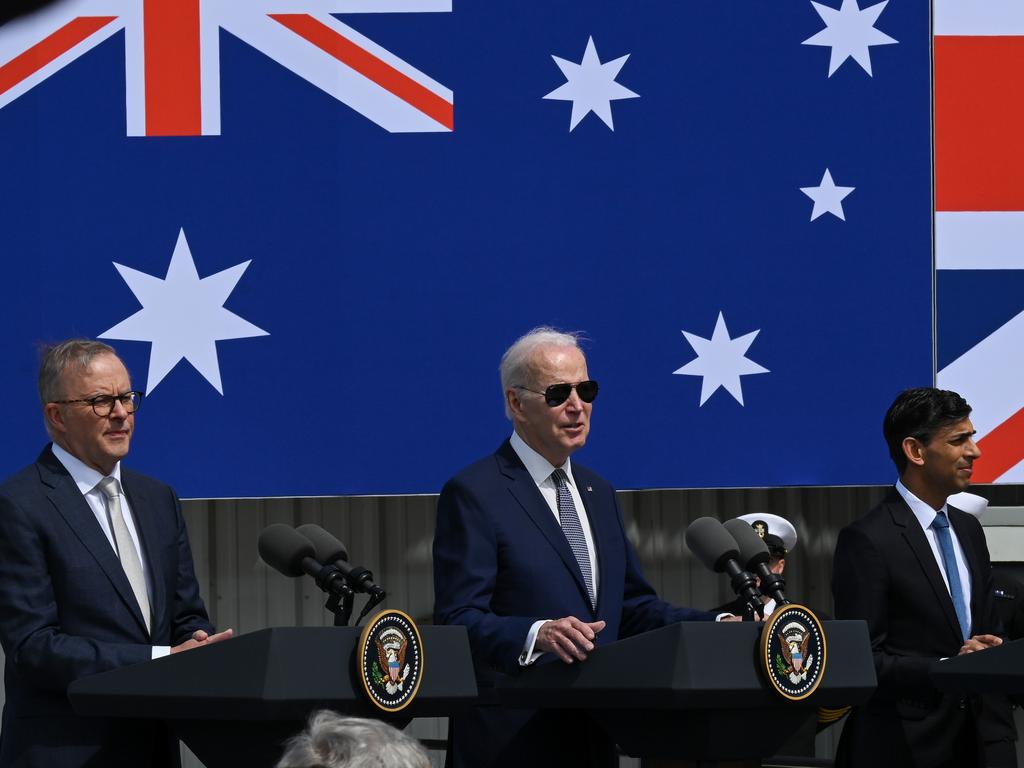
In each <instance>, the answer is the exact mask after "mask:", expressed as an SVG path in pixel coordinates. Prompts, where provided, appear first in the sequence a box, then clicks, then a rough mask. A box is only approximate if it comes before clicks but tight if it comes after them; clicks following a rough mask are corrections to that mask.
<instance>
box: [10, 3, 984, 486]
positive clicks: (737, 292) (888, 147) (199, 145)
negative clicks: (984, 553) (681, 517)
mask: <svg viewBox="0 0 1024 768" xmlns="http://www.w3.org/2000/svg"><path fill="white" fill-rule="evenodd" d="M870 3H871V0H823V1H822V2H810V1H803V0H787V2H782V3H780V2H762V1H761V0H737V1H734V2H724V1H723V2H711V3H697V2H680V1H679V0H545V1H544V2H533V3H524V2H519V1H517V2H507V1H506V0H475V1H471V0H246V1H244V2H242V1H241V0H56V2H49V3H45V2H42V3H35V4H34V5H36V6H38V7H37V8H33V9H31V10H27V11H26V13H25V14H23V15H21V16H18V17H16V18H14V19H12V20H10V21H7V22H6V23H5V24H4V25H3V26H0V172H2V184H3V199H2V205H0V236H2V240H0V248H2V263H3V267H4V268H3V282H2V292H3V300H2V302H0V313H2V315H0V317H2V318H3V326H4V329H5V333H4V334H3V336H2V340H0V345H2V349H0V353H2V359H3V360H4V374H5V376H4V378H5V381H4V393H5V398H4V399H5V403H6V413H5V424H6V429H5V439H4V441H3V445H2V447H0V452H2V454H0V455H2V460H0V467H2V470H3V474H5V475H6V474H10V473H12V472H14V471H15V470H16V469H18V468H19V467H21V466H23V465H24V464H27V463H28V462H29V461H31V460H32V459H33V458H34V457H35V455H36V453H37V452H38V450H39V449H40V448H41V447H42V445H43V444H44V442H45V440H46V436H45V433H44V431H43V426H42V418H41V416H40V410H39V406H38V402H37V399H36V397H35V372H36V366H37V359H38V358H37V346H38V345H39V344H40V343H44V342H50V341H54V340H60V339H63V338H66V337H69V336H88V337H100V338H102V339H104V340H106V341H108V342H109V343H110V344H112V345H113V346H115V347H116V348H117V350H118V351H119V353H120V354H121V355H122V357H123V358H124V360H125V361H126V363H127V365H128V367H129V370H130V371H131V373H132V376H133V384H134V385H135V386H136V387H137V388H138V389H141V390H143V391H144V392H145V401H144V403H143V405H142V408H141V409H140V411H139V413H138V416H137V419H136V434H135V438H134V440H133V446H132V453H131V455H130V457H129V460H128V463H130V464H131V466H132V467H134V468H136V469H139V470H142V471H145V472H148V473H150V474H153V475H156V476H158V477H160V478H161V479H164V480H166V481H167V482H169V483H171V484H173V485H174V486H175V487H176V488H177V490H178V491H179V492H180V493H181V494H182V495H183V496H188V497H235V496H239V497H247V496H299V495H333V494H378V493H417V492H436V491H438V490H439V489H440V487H441V485H442V484H443V483H444V481H445V480H446V479H447V478H448V477H449V476H451V475H452V474H453V473H454V472H455V471H456V470H458V469H459V468H460V467H461V466H463V465H465V464H467V463H468V462H470V461H472V460H474V459H476V458H478V457H480V456H482V455H485V454H487V453H489V452H491V451H492V450H494V449H495V448H496V447H497V445H498V444H499V442H500V441H501V440H502V439H504V438H505V437H507V436H508V434H510V433H511V425H510V423H509V422H508V421H507V420H506V419H505V417H504V413H503V405H502V393H501V388H500V384H499V379H498V370H497V369H498V361H499V358H500V356H501V353H502V351H503V350H504V349H505V348H506V347H507V346H508V345H509V344H510V343H511V342H512V341H513V340H514V339H515V338H516V337H518V336H519V335H520V334H522V333H523V332H525V331H527V330H529V329H530V328H532V327H534V326H537V325H540V324H551V325H555V326H557V327H559V328H563V329H569V330H582V331H584V332H585V334H586V337H587V341H586V342H585V345H584V346H585V350H586V352H587V355H588V363H589V371H590V374H591V376H592V377H593V378H595V379H597V380H598V381H599V382H600V385H601V392H600V397H599V398H598V399H597V401H596V402H595V405H594V412H593V426H592V431H591V435H590V440H589V442H588V444H587V446H586V448H585V449H583V450H582V451H581V452H580V453H579V454H578V455H577V458H578V460H579V461H581V462H583V463H585V464H588V465H590V466H592V467H594V468H595V469H597V470H599V471H601V472H602V473H603V474H605V475H606V476H607V477H608V478H609V479H610V480H611V481H612V482H614V483H615V484H616V485H617V486H618V487H620V488H662V487H729V486H774V485H848V484H862V483H872V484H873V483H888V482H891V481H892V479H893V476H894V470H893V468H892V466H891V464H890V462H889V459H888V457H887V455H886V451H885V447H884V444H883V441H882V436H881V419H882V415H883V413H884V412H885V409H886V407H887V406H888V404H889V403H890V402H891V401H892V399H893V397H894V396H895V395H896V394H897V393H898V392H899V391H900V390H902V389H904V388H906V387H909V386H920V385H929V384H931V383H932V382H933V379H934V375H935V362H934V350H935V340H934V338H933V317H934V314H933V287H932V286H933V278H934V271H933V263H932V223H933V219H932V164H931V153H932V127H931V118H932V112H931V60H930V55H931V29H930V9H929V5H928V3H922V2H910V1H909V0H883V1H882V2H878V3H876V4H870ZM977 407H978V406H977V405H976V408H977Z"/></svg>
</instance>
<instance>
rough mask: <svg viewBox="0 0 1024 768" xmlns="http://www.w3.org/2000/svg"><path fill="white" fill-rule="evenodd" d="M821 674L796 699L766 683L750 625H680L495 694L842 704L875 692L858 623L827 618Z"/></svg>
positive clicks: (541, 703)
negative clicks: (807, 692)
mask: <svg viewBox="0 0 1024 768" xmlns="http://www.w3.org/2000/svg"><path fill="white" fill-rule="evenodd" d="M824 629H825V636H826V656H827V662H826V666H825V674H824V678H823V679H822V681H821V684H820V686H819V687H818V689H817V691H815V692H814V693H813V694H812V695H811V696H809V697H808V698H807V699H805V700H803V701H800V702H791V701H786V700H784V699H783V698H782V697H780V696H778V695H777V694H776V693H775V692H774V691H773V689H772V688H771V687H770V686H769V684H768V683H767V682H766V681H765V679H764V677H763V675H762V673H761V670H760V668H759V666H758V661H757V652H758V640H759V638H760V633H761V625H760V624H756V623H754V622H729V623H715V622H683V623H679V624H672V625H670V626H667V627H663V628H661V629H657V630H654V631H652V632H645V633H643V634H640V635H636V636H634V637H630V638H627V639H625V640H620V641H618V642H616V643H612V644H609V645H605V646H601V647H599V648H597V649H595V650H594V651H593V652H592V653H591V654H590V655H589V656H588V658H587V660H586V662H584V663H582V664H563V663H561V662H559V661H557V660H555V661H553V662H552V663H546V664H544V663H538V664H536V665H534V666H533V667H531V668H530V669H528V670H526V671H524V672H523V673H522V674H519V675H516V676H514V677H503V678H501V679H500V680H499V681H498V682H497V684H496V688H497V691H496V692H497V696H498V699H499V700H500V701H502V702H504V703H507V704H516V705H526V704H530V705H531V706H535V707H552V708H563V707H564V708H570V707H571V708H608V707H609V706H614V707H615V708H617V709H652V708H658V709H660V708H673V707H678V708H684V709H685V708H694V709H697V708H701V709H707V708H713V709H734V708H736V707H738V706H742V707H772V706H780V707H815V706H820V705H824V706H844V705H847V704H859V703H862V702H864V701H866V700H867V699H868V698H869V697H870V696H871V694H872V692H873V691H874V690H875V688H876V686H877V681H876V677H875V667H874V661H873V659H872V656H871V643H870V640H869V637H868V631H867V625H866V624H865V623H864V622H863V621H826V622H824Z"/></svg>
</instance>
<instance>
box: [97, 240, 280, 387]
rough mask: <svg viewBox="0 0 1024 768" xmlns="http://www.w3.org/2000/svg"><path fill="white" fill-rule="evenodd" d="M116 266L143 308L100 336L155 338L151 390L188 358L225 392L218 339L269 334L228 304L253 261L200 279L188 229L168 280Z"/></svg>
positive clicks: (132, 339)
mask: <svg viewBox="0 0 1024 768" xmlns="http://www.w3.org/2000/svg"><path fill="white" fill-rule="evenodd" d="M114 266H115V267H116V268H117V271H118V272H120V273H121V277H123V278H124V281H125V282H126V283H127V284H128V287H129V288H131V290H132V293H134V294H135V298H137V299H138V300H139V303H140V304H142V309H140V310H139V311H138V312H136V313H135V314H134V315H132V316H131V317H129V318H127V319H125V320H122V321H121V322H120V323H118V324H117V325H115V326H114V327H113V328H111V329H110V330H108V331H105V332H103V333H101V334H100V338H102V339H120V340H123V341H150V342H152V343H153V347H152V349H151V350H150V355H149V378H148V381H147V382H146V392H147V393H148V394H152V392H153V390H154V389H156V386H157V384H159V383H160V382H161V381H163V378H164V377H165V376H166V375H167V374H168V373H170V371H171V369H172V368H174V366H175V365H177V364H178V361H179V360H182V359H184V360H188V361H189V362H190V363H192V365H193V367H194V368H195V369H196V370H197V371H198V372H199V373H201V374H202V375H203V377H204V378H205V379H206V380H207V381H208V382H210V384H211V385H213V387H214V389H216V390H217V391H218V392H220V393H221V394H222V395H223V394H224V389H223V387H222V386H221V380H220V365H219V363H218V361H217V345H216V342H218V341H226V340H228V339H246V338H249V337H252V336H267V335H268V334H267V332H266V331H264V330H263V329H261V328H257V327H256V326H255V325H253V324H252V323H250V322H248V321H246V320H243V319H242V318H240V317H239V316H238V315H236V314H235V313H234V312H230V311H228V310H227V309H224V302H225V301H227V298H228V296H230V295H231V292H232V291H233V290H234V289H235V285H236V284H237V283H238V281H239V280H240V279H241V277H242V273H243V272H245V270H246V267H248V266H249V262H248V261H246V262H243V263H242V264H236V265H235V266H233V267H229V268H228V269H225V270H224V271H222V272H218V273H217V274H215V275H210V276H209V277H204V278H202V279H200V277H199V273H198V272H197V271H196V264H195V261H194V260H193V259H192V252H191V251H190V250H189V247H188V241H187V240H185V230H184V229H182V230H181V231H180V233H179V234H178V242H177V244H176V245H175V246H174V253H173V254H171V263H170V266H168V267H167V277H166V278H164V279H163V280H161V279H160V278H159V277H153V276H152V275H147V274H146V273H144V272H139V271H137V270H134V269H131V268H129V267H123V266H121V265H120V264H117V263H115V264H114Z"/></svg>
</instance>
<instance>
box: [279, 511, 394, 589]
mask: <svg viewBox="0 0 1024 768" xmlns="http://www.w3.org/2000/svg"><path fill="white" fill-rule="evenodd" d="M295 533H297V534H299V535H300V536H302V537H303V538H305V539H306V541H308V542H309V543H310V544H311V545H312V546H313V551H314V553H315V555H316V559H317V560H319V561H320V562H322V563H328V564H330V565H332V566H333V567H335V568H337V569H338V571H339V572H340V573H341V575H342V576H343V577H344V578H345V581H346V582H348V585H349V586H350V587H351V588H352V589H353V591H355V592H365V593H366V594H368V595H369V596H370V601H371V603H373V604H374V605H376V604H377V603H379V602H381V601H382V600H383V599H384V598H385V597H387V592H385V591H384V588H383V587H382V586H380V585H379V584H375V583H374V581H373V574H372V573H371V572H370V571H369V570H367V569H366V568H363V567H362V566H359V565H349V562H348V550H347V549H345V545H344V544H342V543H341V541H339V540H338V539H337V538H335V537H334V535H333V534H331V533H330V532H329V531H326V530H324V529H323V528H321V527H320V526H319V525H315V524H314V523H306V524H305V525H300V526H299V527H298V528H296V529H295Z"/></svg>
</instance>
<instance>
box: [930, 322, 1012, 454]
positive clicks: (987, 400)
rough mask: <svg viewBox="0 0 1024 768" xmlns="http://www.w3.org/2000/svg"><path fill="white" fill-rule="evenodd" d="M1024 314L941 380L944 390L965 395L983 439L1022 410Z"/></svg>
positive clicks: (945, 371) (972, 350) (946, 370)
mask: <svg viewBox="0 0 1024 768" xmlns="http://www.w3.org/2000/svg"><path fill="white" fill-rule="evenodd" d="M1021 350H1024V312H1021V313H1020V314H1019V315H1017V316H1016V317H1014V318H1013V319H1012V320H1010V321H1009V322H1008V323H1006V324H1005V325H1003V326H1002V327H1001V328H999V329H998V330H996V331H995V332H994V333H992V334H990V335H989V336H987V337H986V338H985V339H983V340H982V341H981V342H980V343H978V344H976V345H975V346H973V347H971V348H970V349H969V350H967V352H965V353H964V354H962V355H961V356H960V357H958V358H957V359H956V360H954V361H953V362H952V363H950V364H949V365H947V366H946V367H945V368H943V369H942V370H941V371H939V375H938V377H937V381H938V385H939V386H940V387H941V388H942V389H951V390H953V391H954V392H959V393H960V394H961V395H963V397H964V399H966V400H967V402H968V403H970V404H971V405H972V406H974V411H973V412H972V413H971V422H972V423H973V424H974V428H975V429H976V430H978V435H977V437H978V438H979V439H980V438H982V437H984V436H985V435H987V434H988V433H989V432H991V431H992V430H993V429H995V428H996V427H998V426H999V425H1000V424H1002V423H1003V422H1004V421H1006V420H1007V419H1008V418H1010V417H1011V416H1013V414H1015V413H1016V412H1017V411H1019V410H1020V408H1021V404H1022V401H1024V365H1016V364H1014V363H1013V361H1015V360H1019V359H1020V354H1021Z"/></svg>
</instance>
